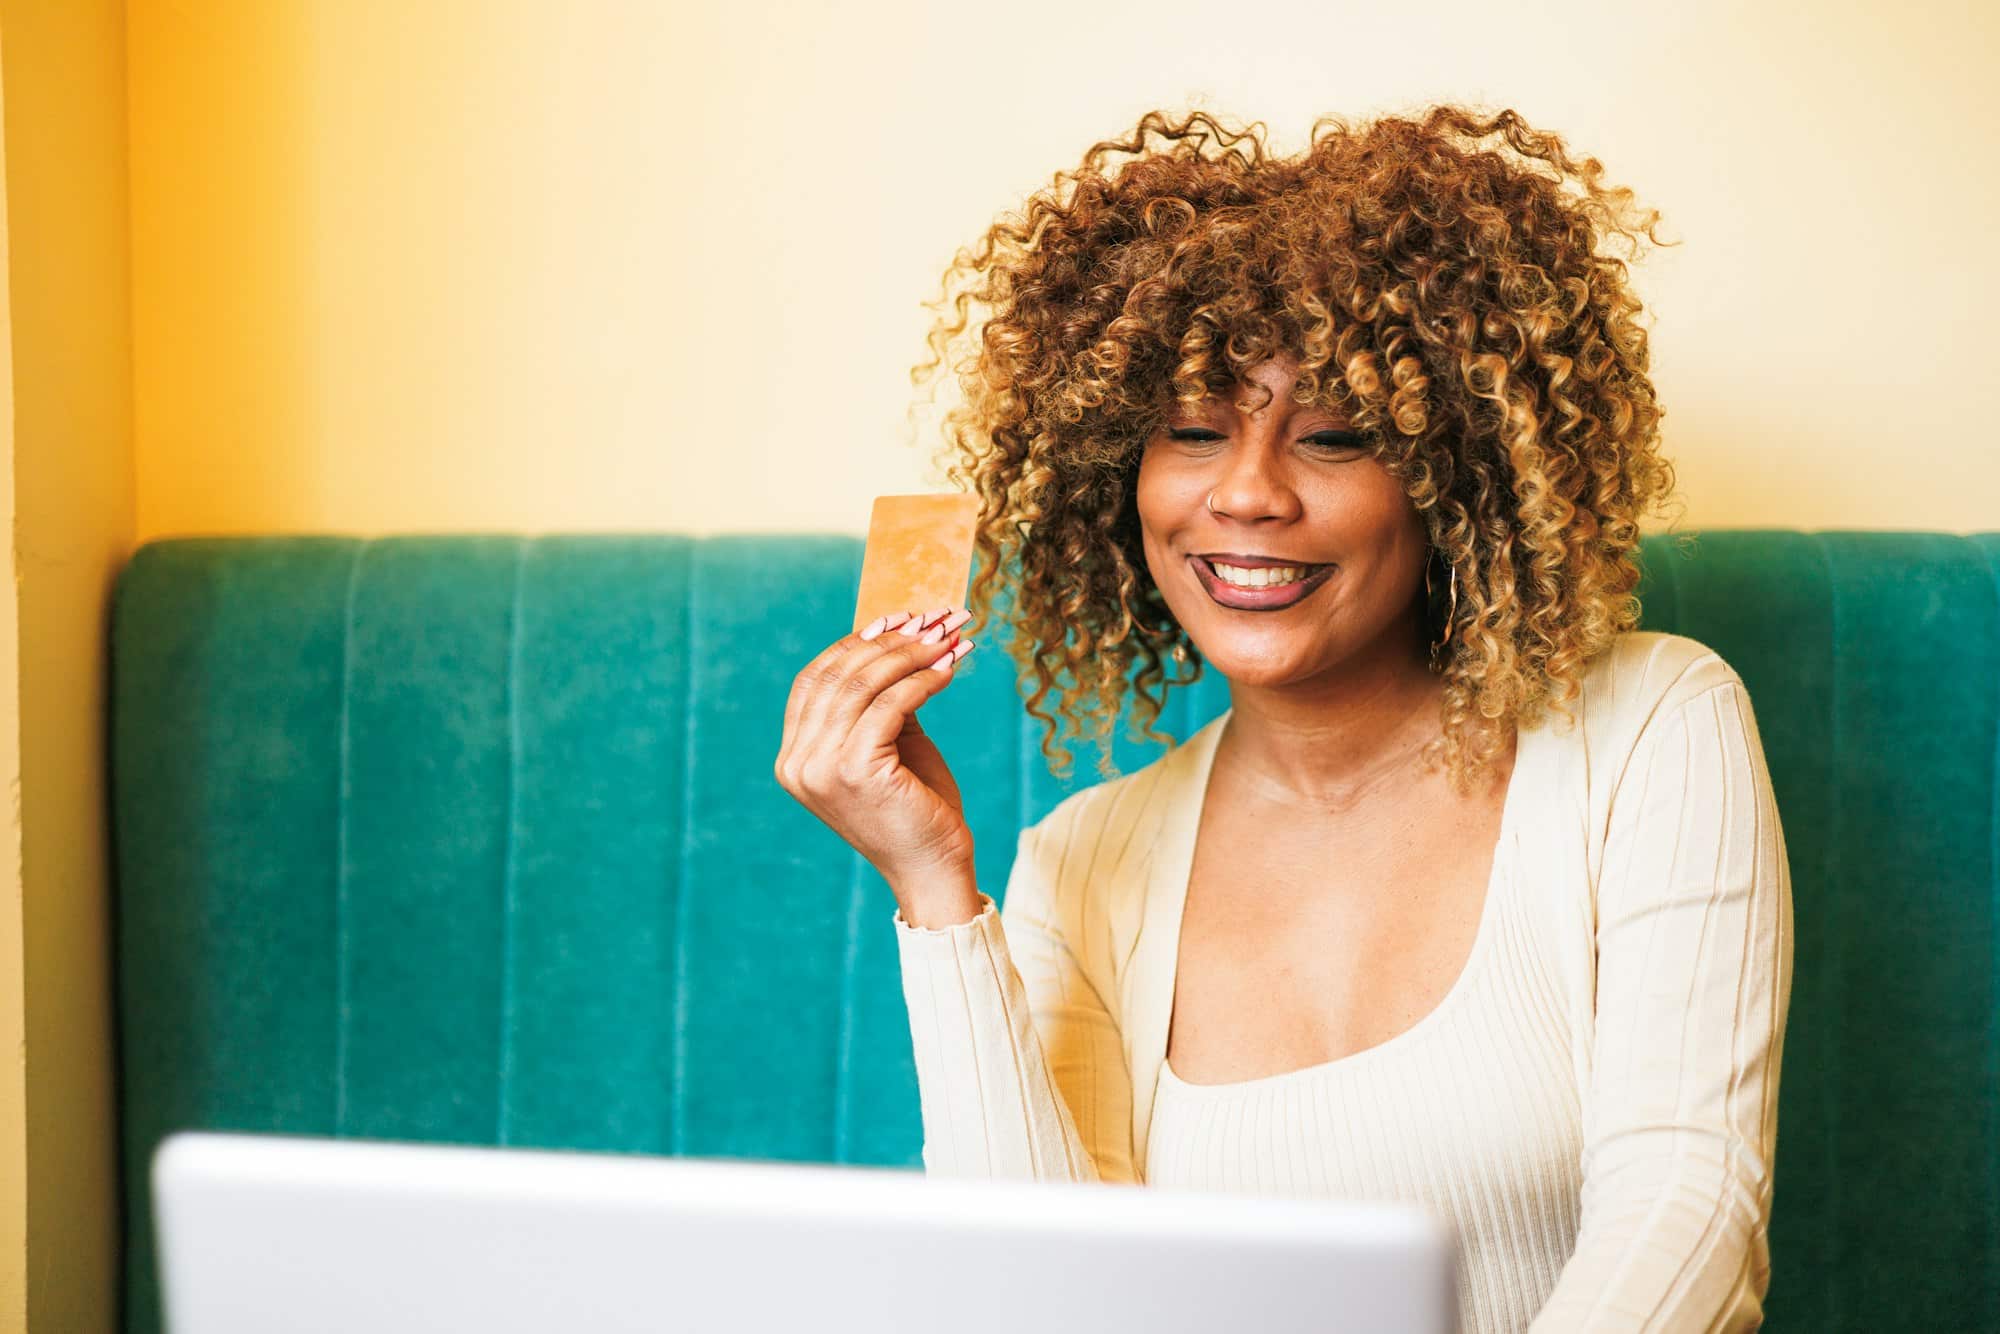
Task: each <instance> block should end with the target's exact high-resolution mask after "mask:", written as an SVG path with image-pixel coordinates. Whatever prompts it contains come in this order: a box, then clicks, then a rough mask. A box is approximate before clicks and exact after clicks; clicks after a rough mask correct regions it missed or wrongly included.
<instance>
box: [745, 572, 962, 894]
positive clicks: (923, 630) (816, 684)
mask: <svg viewBox="0 0 2000 1334" xmlns="http://www.w3.org/2000/svg"><path fill="white" fill-rule="evenodd" d="M971 616H972V613H971V612H970V611H967V610H966V609H964V608H963V607H956V608H954V607H944V608H940V609H938V610H937V611H934V612H931V613H929V614H928V615H913V614H911V613H909V612H900V613H896V614H894V615H890V616H886V617H882V618H880V619H878V620H876V621H875V622H874V623H873V624H872V625H869V626H867V627H865V628H863V629H862V630H860V631H858V632H856V633H853V634H847V635H842V636H841V637H840V638H839V639H836V640H835V641H834V642H833V643H832V644H829V645H828V646H827V647H826V649H825V650H824V651H822V652H821V653H820V654H819V656H818V657H815V658H814V659H813V660H812V661H811V662H809V663H807V664H806V665H805V667H804V668H803V669H802V670H801V671H800V672H799V674H798V676H797V677H796V678H795V679H794V680H793V681H792V693H791V697H790V698H789V699H787V700H786V701H785V735H784V740H783V742H782V743H780V745H779V747H778V759H777V763H776V764H775V766H773V768H774V772H775V773H776V775H777V779H778V784H779V786H781V787H783V788H784V789H785V791H787V792H789V793H791V794H792V795H793V796H794V797H796V798H798V800H799V801H800V802H801V803H803V804H804V806H805V807H806V809H808V810H810V811H811V812H812V813H813V814H814V815H816V816H818V817H819V818H820V819H821V820H822V821H824V822H825V823H826V825H827V827H828V828H830V829H832V830H833V832H834V833H836V834H839V835H840V836H841V837H842V838H843V839H846V840H847V842H848V843H849V844H851V845H852V846H853V847H854V849H855V850H856V851H857V852H859V853H860V854H861V855H862V856H864V857H866V858H867V859H868V860H869V861H870V862H872V863H874V865H875V869H876V870H878V871H880V872H881V873H882V876H883V878H884V879H885V880H887V881H888V882H889V885H890V887H891V888H892V889H894V890H895V891H896V893H897V895H898V897H899V898H901V897H902V894H903V888H902V887H903V886H905V885H913V884H920V883H923V882H924V881H925V880H926V879H928V878H933V877H939V878H944V879H947V880H948V879H951V878H954V877H963V878H965V880H966V881H969V879H970V877H971V874H972V831H971V830H970V829H969V828H968V827H967V826H966V823H965V810H964V805H963V803H962V802H961V801H960V800H959V794H958V784H957V783H956V782H954V781H953V780H952V776H951V770H950V769H948V768H947V767H946V766H945V762H944V757H943V756H942V755H940V754H939V753H938V749H937V747H936V746H935V745H933V744H932V743H931V739H930V738H929V737H928V736H926V735H925V734H924V729H923V726H922V725H921V724H920V723H918V722H917V709H918V707H919V706H921V705H922V704H923V702H924V701H925V700H927V699H929V698H930V697H931V696H933V695H935V694H937V693H938V692H940V691H942V690H943V689H944V688H945V687H946V686H947V685H949V684H950V683H951V680H952V678H953V677H954V676H956V675H957V672H956V671H955V670H954V667H955V666H956V664H957V663H958V661H959V660H960V659H962V658H963V657H964V656H965V655H966V654H967V653H969V652H971V651H972V647H973V644H972V641H971V640H969V639H961V638H960V637H959V634H958V629H959V627H960V626H962V625H964V624H965V622H966V621H967V620H969V619H970V618H971Z"/></svg>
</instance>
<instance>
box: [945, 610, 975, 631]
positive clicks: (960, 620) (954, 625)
mask: <svg viewBox="0 0 2000 1334" xmlns="http://www.w3.org/2000/svg"><path fill="white" fill-rule="evenodd" d="M971 619H972V613H971V612H970V611H968V610H966V609H965V608H964V607H960V608H959V609H958V610H957V611H955V612H953V613H952V614H951V615H949V616H947V617H945V618H944V628H945V629H947V630H956V629H958V627H959V626H961V625H964V624H965V623H966V622H967V621H969V620H971Z"/></svg>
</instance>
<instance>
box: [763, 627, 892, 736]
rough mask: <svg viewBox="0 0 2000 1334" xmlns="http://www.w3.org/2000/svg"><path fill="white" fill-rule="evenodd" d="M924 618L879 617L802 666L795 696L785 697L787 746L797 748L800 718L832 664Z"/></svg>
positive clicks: (793, 680)
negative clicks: (885, 634)
mask: <svg viewBox="0 0 2000 1334" xmlns="http://www.w3.org/2000/svg"><path fill="white" fill-rule="evenodd" d="M920 617H921V614H920V613H918V612H914V611H899V612H891V613H889V614H888V615H887V616H878V617H876V618H875V620H874V621H872V622H870V623H869V624H867V625H865V626H863V627H861V629H859V630H856V631H853V632H851V633H849V634H844V635H842V636H841V637H840V638H838V639H836V640H834V641H833V642H832V643H831V644H828V645H827V646H826V647H825V648H823V649H821V650H820V651H819V652H818V653H816V654H814V655H813V659H812V661H811V662H808V663H807V664H806V665H805V666H804V667H801V668H800V669H799V674H798V675H797V676H795V677H793V678H792V689H791V693H790V694H789V695H787V696H786V697H785V733H784V735H785V738H786V743H787V745H790V746H796V745H797V744H798V742H799V740H800V739H801V738H800V737H799V735H798V726H799V719H800V717H801V716H802V715H803V713H804V712H805V708H806V704H807V701H808V700H809V699H810V698H811V697H812V693H813V690H814V688H815V686H816V685H817V684H818V683H819V681H820V679H821V677H822V675H823V674H824V673H825V672H826V671H827V669H828V668H829V667H830V665H831V664H833V663H834V662H836V661H838V660H839V659H840V658H841V657H843V656H844V655H846V654H849V653H852V652H854V651H855V650H856V649H858V648H859V647H860V646H861V645H863V644H865V643H869V642H872V641H873V640H874V639H876V638H879V637H880V636H881V635H882V634H884V633H886V632H887V631H888V630H894V629H896V628H897V627H899V626H901V625H903V624H905V623H906V622H909V621H913V620H916V619H920ZM871 630H872V631H874V632H875V633H874V634H873V635H870V634H869V633H868V632H869V631H871ZM784 752H785V747H783V746H781V747H780V748H779V754H780V755H783V754H784Z"/></svg>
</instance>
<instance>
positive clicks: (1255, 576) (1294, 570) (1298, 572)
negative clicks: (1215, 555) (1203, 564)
mask: <svg viewBox="0 0 2000 1334" xmlns="http://www.w3.org/2000/svg"><path fill="white" fill-rule="evenodd" d="M1208 565H1209V568H1210V569H1212V570H1214V571H1215V573H1216V575H1217V577H1219V578H1220V579H1221V580H1222V582H1224V583H1226V584H1234V585H1235V586H1236V587H1238V588H1264V587H1266V586H1268V585H1271V584H1295V583H1297V582H1298V581H1299V580H1301V579H1303V578H1305V577H1306V572H1305V570H1304V568H1303V567H1301V566H1297V565H1266V566H1260V567H1258V568H1256V569H1248V570H1246V569H1244V568H1243V567H1242V566H1240V565H1224V564H1223V563H1222V562H1220V561H1210V562H1209V563H1208Z"/></svg>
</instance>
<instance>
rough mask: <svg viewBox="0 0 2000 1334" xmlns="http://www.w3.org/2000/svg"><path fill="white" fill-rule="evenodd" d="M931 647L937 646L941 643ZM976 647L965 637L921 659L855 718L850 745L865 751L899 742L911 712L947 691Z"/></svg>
mask: <svg viewBox="0 0 2000 1334" xmlns="http://www.w3.org/2000/svg"><path fill="white" fill-rule="evenodd" d="M929 647H930V648H933V649H935V648H937V647H938V646H937V645H930V646H929ZM975 647H977V645H976V644H975V643H974V642H973V641H972V640H970V639H961V640H959V641H958V642H957V643H956V644H954V645H952V646H951V647H950V648H948V649H945V650H944V651H943V652H942V653H940V654H938V655H937V656H935V657H932V658H929V659H928V660H920V661H919V665H918V666H917V668H916V669H915V670H914V671H912V672H911V673H910V674H909V675H907V676H905V677H903V679H902V680H900V681H896V682H893V683H891V684H890V685H888V686H885V687H884V688H883V689H882V690H881V691H880V692H879V693H878V694H877V695H876V696H875V698H874V700H873V701H871V702H870V703H869V705H868V707H867V708H865V709H863V710H862V711H861V716H860V717H859V718H857V719H855V722H854V730H853V731H851V732H850V733H849V734H848V741H847V744H848V745H850V746H856V747H859V748H861V749H863V750H876V749H883V748H887V747H890V746H893V745H895V744H896V738H897V737H898V736H899V735H901V734H902V731H903V728H904V727H905V726H906V725H907V724H908V722H909V717H910V715H911V714H913V713H915V712H916V711H917V710H918V709H919V708H921V707H922V706H923V704H924V702H925V701H926V700H928V699H930V698H931V697H932V696H934V695H938V694H941V693H943V691H944V688H945V687H946V686H948V685H950V684H951V683H952V680H953V678H955V677H956V676H957V675H958V663H959V662H961V661H962V660H963V659H964V658H965V655H966V654H968V653H970V652H972V650H973V649H974V648H975Z"/></svg>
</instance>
